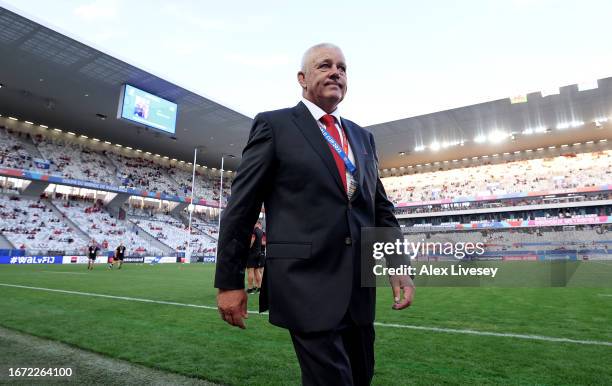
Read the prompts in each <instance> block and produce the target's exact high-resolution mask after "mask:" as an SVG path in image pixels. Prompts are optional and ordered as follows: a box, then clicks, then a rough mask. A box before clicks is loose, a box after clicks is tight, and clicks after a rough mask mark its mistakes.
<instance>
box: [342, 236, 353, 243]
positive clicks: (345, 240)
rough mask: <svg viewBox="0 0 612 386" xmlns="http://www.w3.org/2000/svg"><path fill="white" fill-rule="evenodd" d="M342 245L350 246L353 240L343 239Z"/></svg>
mask: <svg viewBox="0 0 612 386" xmlns="http://www.w3.org/2000/svg"><path fill="white" fill-rule="evenodd" d="M344 244H346V245H351V244H353V240H352V239H351V238H350V237H347V238H345V239H344Z"/></svg>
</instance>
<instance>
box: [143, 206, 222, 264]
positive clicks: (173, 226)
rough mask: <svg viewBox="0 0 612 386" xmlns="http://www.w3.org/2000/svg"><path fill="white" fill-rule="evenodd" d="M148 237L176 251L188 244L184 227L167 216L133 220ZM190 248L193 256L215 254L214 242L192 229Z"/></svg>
mask: <svg viewBox="0 0 612 386" xmlns="http://www.w3.org/2000/svg"><path fill="white" fill-rule="evenodd" d="M132 221H133V222H134V224H137V225H138V226H140V227H141V228H142V229H144V230H145V231H146V232H148V233H149V234H150V235H152V236H154V237H155V238H157V239H158V240H160V241H162V242H163V243H165V244H167V245H169V246H170V247H172V248H173V249H175V250H177V251H185V250H186V249H187V246H188V242H189V232H188V230H187V228H186V227H185V225H184V224H183V223H182V222H181V221H180V220H177V219H175V218H173V217H171V216H169V215H165V214H157V215H155V216H154V217H153V219H146V220H145V219H143V218H138V219H133V220H132ZM191 233H192V236H191V247H192V252H193V253H195V254H213V253H215V252H216V241H214V240H213V239H212V238H211V237H209V236H206V235H204V234H202V232H200V230H199V229H198V228H194V227H192V231H191Z"/></svg>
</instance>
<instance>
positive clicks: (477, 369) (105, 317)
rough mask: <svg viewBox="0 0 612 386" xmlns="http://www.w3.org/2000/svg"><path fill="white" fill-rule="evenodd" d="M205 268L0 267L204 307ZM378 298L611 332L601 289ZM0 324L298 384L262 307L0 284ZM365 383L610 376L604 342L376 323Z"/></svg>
mask: <svg viewBox="0 0 612 386" xmlns="http://www.w3.org/2000/svg"><path fill="white" fill-rule="evenodd" d="M604 268H606V267H604ZM213 275H214V266H213V265H203V264H197V265H196V264H192V265H177V264H159V265H155V266H150V265H138V264H131V265H130V264H127V265H125V266H124V269H122V270H113V271H109V270H107V269H105V266H104V265H97V266H96V269H95V270H94V271H92V272H87V271H86V269H85V266H82V265H78V266H77V265H58V266H50V265H49V266H45V265H38V266H27V265H21V266H0V283H5V284H17V285H23V286H33V287H42V288H52V289H61V290H68V291H78V292H88V293H96V294H107V295H115V296H125V297H133V298H144V299H152V300H158V301H169V302H177V303H186V304H197V305H205V306H214V305H215V289H214V288H213V285H212V283H213ZM390 298H391V295H390V290H389V289H388V288H379V290H378V304H377V321H378V322H381V323H385V324H402V325H410V326H424V327H427V328H430V327H440V328H452V329H469V330H475V331H482V332H498V333H508V334H523V335H538V336H546V337H557V338H568V339H573V340H588V341H597V342H600V343H602V342H612V289H611V288H425V287H423V288H418V289H417V292H416V298H415V304H414V305H413V306H412V307H411V308H410V309H408V310H404V311H400V312H398V311H393V310H391V307H390V305H391V303H390ZM249 309H250V310H256V309H257V296H250V298H249ZM313 312H316V310H313ZM0 325H2V326H4V327H7V328H11V329H15V330H19V331H22V332H26V333H29V334H33V335H36V336H41V337H46V338H50V339H54V340H58V341H62V342H66V343H69V344H72V345H75V346H78V347H81V348H84V349H86V350H90V351H94V352H98V353H101V354H104V355H108V356H110V357H115V358H120V359H124V360H128V361H131V362H134V363H138V364H142V365H145V366H149V367H153V368H157V369H162V370H166V371H170V372H175V373H180V374H185V375H188V376H191V377H197V378H202V379H206V380H209V381H213V382H218V383H222V384H230V385H294V384H299V382H300V376H299V374H300V372H299V368H298V365H297V361H296V358H295V354H294V352H293V348H292V346H291V341H290V338H289V335H288V333H287V331H285V330H283V329H280V328H277V327H274V326H272V325H270V324H269V323H268V320H267V315H257V314H251V315H250V317H249V320H248V321H247V329H246V330H244V331H243V330H239V329H236V328H230V327H229V326H228V325H226V324H225V323H224V322H223V321H222V320H221V319H220V318H219V315H218V313H217V311H216V310H214V309H203V308H193V307H181V306H176V305H164V304H156V303H142V302H135V301H129V300H120V299H110V298H100V297H91V296H81V295H75V294H67V293H57V292H47V291H37V290H31V289H23V288H12V287H6V286H0ZM0 355H1V354H0ZM373 383H374V384H375V385H405V384H422V385H431V384H540V385H544V384H547V385H559V384H608V385H610V384H612V346H610V345H605V344H595V345H587V344H579V343H567V342H551V341H545V340H534V339H519V338H516V337H506V336H483V335H471V334H462V333H449V332H440V331H431V330H414V329H405V328H397V327H391V326H383V325H378V326H377V327H376V373H375V377H374V382H373Z"/></svg>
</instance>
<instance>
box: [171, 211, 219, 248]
mask: <svg viewBox="0 0 612 386" xmlns="http://www.w3.org/2000/svg"><path fill="white" fill-rule="evenodd" d="M178 218H179V220H181V222H182V223H183V225H185V226H186V227H188V226H189V216H188V215H186V214H184V213H181V214H179V215H178ZM200 221H202V220H200ZM191 227H192V228H194V229H197V230H199V231H200V233H202V235H203V236H205V237H206V238H207V239H209V240H210V241H214V242H216V241H217V239H216V238H214V237H212V236H211V235H209V234H208V233H206V232H205V231H204V229H200V227H198V226H197V225H196V224H194V223H193V222H192V224H191Z"/></svg>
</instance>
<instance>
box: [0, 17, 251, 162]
mask: <svg viewBox="0 0 612 386" xmlns="http://www.w3.org/2000/svg"><path fill="white" fill-rule="evenodd" d="M0 58H2V60H0V84H2V87H1V88H0V114H3V115H5V114H6V115H12V116H15V117H17V118H19V119H22V120H28V121H32V122H34V123H36V124H44V125H46V126H49V127H50V128H55V127H57V128H60V129H63V130H66V131H72V132H75V133H77V134H82V135H86V136H88V137H90V138H91V137H95V138H98V139H100V140H103V141H110V142H113V143H119V144H122V145H124V146H130V147H133V148H134V149H142V150H147V151H150V152H152V153H159V154H162V155H167V156H169V157H171V158H177V159H182V160H185V161H187V162H188V161H191V160H193V149H194V147H195V146H200V145H202V146H204V148H203V151H200V152H199V154H198V163H199V164H204V165H209V166H213V167H215V166H218V165H219V164H220V159H221V155H222V154H236V155H240V150H241V147H242V146H243V145H244V143H245V141H246V138H247V136H248V131H249V128H250V124H251V119H250V118H249V117H247V116H245V115H242V114H240V113H238V112H236V111H233V110H231V109H229V108H227V107H224V106H222V105H221V104H219V103H216V102H214V101H212V100H210V99H207V98H204V97H202V96H200V95H197V94H195V93H192V92H190V91H189V90H186V89H184V88H182V87H179V86H177V85H174V84H172V83H170V82H168V81H166V80H164V79H162V78H159V77H157V76H155V75H153V74H151V73H148V72H146V71H143V70H141V69H139V68H136V67H134V66H132V65H130V64H128V63H125V62H123V61H121V60H119V59H116V58H114V57H111V56H109V55H107V54H105V53H103V52H101V51H99V50H96V49H94V48H92V47H89V46H87V45H85V44H83V43H80V42H78V41H76V40H74V39H72V38H69V37H67V36H64V35H62V34H60V33H59V32H56V31H54V30H52V29H50V28H47V27H45V26H43V25H41V24H38V23H36V22H34V21H32V20H29V19H27V18H25V17H23V16H20V15H18V14H16V13H14V12H11V11H9V10H7V9H5V8H1V7H0ZM126 83H128V84H131V85H133V86H136V87H138V88H141V89H143V90H146V91H148V92H150V93H152V94H155V95H158V96H160V97H162V98H165V99H168V100H171V101H173V102H176V103H177V104H178V105H179V107H178V111H179V113H178V117H177V125H176V134H175V139H173V138H171V137H170V136H167V135H164V134H159V133H157V132H154V131H151V130H146V129H144V128H143V127H140V126H136V125H135V124H131V123H129V122H126V121H123V120H118V119H116V115H117V107H118V101H119V93H120V88H121V86H122V85H123V84H126ZM97 114H100V115H102V116H105V117H106V118H105V119H102V118H101V117H100V116H98V115H97ZM228 161H229V163H228V164H227V166H226V168H229V169H232V168H234V167H235V165H236V163H237V161H236V160H228Z"/></svg>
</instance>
